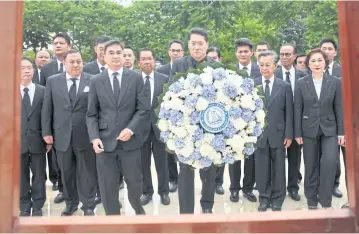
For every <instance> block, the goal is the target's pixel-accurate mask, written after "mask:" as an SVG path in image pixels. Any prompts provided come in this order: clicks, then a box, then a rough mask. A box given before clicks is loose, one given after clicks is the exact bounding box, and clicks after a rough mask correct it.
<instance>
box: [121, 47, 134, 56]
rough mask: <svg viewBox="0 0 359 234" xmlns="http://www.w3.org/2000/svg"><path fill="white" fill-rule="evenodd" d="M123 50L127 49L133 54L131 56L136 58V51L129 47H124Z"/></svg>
mask: <svg viewBox="0 0 359 234" xmlns="http://www.w3.org/2000/svg"><path fill="white" fill-rule="evenodd" d="M123 49H129V50H132V52H133V55H134V56H136V51H135V50H134V49H133V48H132V47H131V46H126V47H125V48H123Z"/></svg>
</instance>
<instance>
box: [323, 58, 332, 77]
mask: <svg viewBox="0 0 359 234" xmlns="http://www.w3.org/2000/svg"><path fill="white" fill-rule="evenodd" d="M333 65H334V61H333V62H331V63H330V64H329V66H328V68H327V69H328V71H329V75H332V74H333ZM324 72H325V70H324Z"/></svg>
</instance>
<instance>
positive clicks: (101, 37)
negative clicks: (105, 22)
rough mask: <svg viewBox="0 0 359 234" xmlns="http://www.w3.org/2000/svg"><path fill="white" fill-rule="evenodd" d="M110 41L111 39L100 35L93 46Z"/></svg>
mask: <svg viewBox="0 0 359 234" xmlns="http://www.w3.org/2000/svg"><path fill="white" fill-rule="evenodd" d="M110 40H111V37H109V36H106V35H102V36H100V37H99V38H97V40H96V44H95V45H98V44H102V43H105V42H108V41H110Z"/></svg>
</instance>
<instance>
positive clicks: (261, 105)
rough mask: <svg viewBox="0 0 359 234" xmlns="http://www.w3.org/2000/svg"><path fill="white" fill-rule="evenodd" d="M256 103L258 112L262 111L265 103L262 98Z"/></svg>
mask: <svg viewBox="0 0 359 234" xmlns="http://www.w3.org/2000/svg"><path fill="white" fill-rule="evenodd" d="M255 103H256V110H261V109H263V107H264V103H263V100H262V98H258V99H256V101H255Z"/></svg>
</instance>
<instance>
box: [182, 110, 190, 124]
mask: <svg viewBox="0 0 359 234" xmlns="http://www.w3.org/2000/svg"><path fill="white" fill-rule="evenodd" d="M190 124H191V119H190V117H189V115H188V113H187V115H186V113H185V115H184V116H183V125H184V126H188V125H190Z"/></svg>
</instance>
